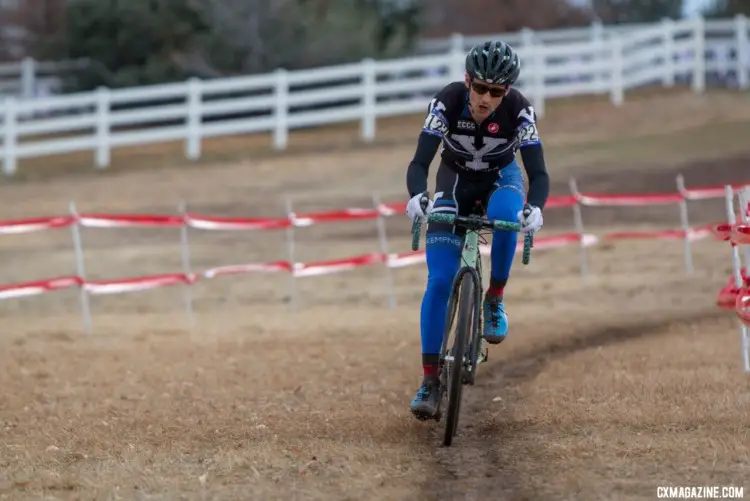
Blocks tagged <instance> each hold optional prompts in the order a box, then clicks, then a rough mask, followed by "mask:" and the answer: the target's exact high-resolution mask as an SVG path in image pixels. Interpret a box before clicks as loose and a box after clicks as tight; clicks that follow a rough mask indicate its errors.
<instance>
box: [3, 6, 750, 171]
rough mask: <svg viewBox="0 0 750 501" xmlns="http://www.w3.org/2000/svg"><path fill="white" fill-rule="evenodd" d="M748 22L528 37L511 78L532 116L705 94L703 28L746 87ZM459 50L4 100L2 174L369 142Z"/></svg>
mask: <svg viewBox="0 0 750 501" xmlns="http://www.w3.org/2000/svg"><path fill="white" fill-rule="evenodd" d="M748 25H749V23H748V21H747V19H746V18H745V17H738V18H736V19H734V20H719V21H710V22H706V21H705V20H704V19H703V18H700V17H698V18H695V19H689V20H681V21H665V22H663V23H656V24H654V25H650V26H645V27H641V28H637V29H636V28H632V29H631V30H630V31H628V32H627V33H624V34H616V33H609V35H608V36H607V37H606V39H604V40H602V41H586V42H573V43H556V44H554V45H547V44H539V43H533V41H532V42H531V43H530V44H528V45H522V46H520V47H519V52H520V55H521V57H522V58H523V62H524V70H523V72H522V75H521V80H520V81H519V83H518V87H519V88H520V89H521V90H522V91H523V92H524V93H525V94H527V95H528V96H529V98H530V99H531V100H532V101H533V103H534V105H535V107H536V108H537V110H538V112H539V114H540V115H543V114H544V105H545V101H546V100H548V99H553V98H558V97H566V96H576V95H589V94H605V95H607V94H608V95H609V96H610V99H611V101H612V103H613V104H614V105H620V104H622V102H623V100H624V94H625V91H626V90H628V89H633V88H637V87H641V86H644V85H649V84H662V85H664V86H672V85H674V84H675V81H676V80H677V79H680V78H685V79H686V80H687V81H690V82H691V85H692V88H693V90H694V91H695V92H703V91H704V89H705V86H706V73H707V71H711V70H712V69H715V68H714V64H713V63H712V62H711V61H707V60H706V57H705V55H706V49H707V40H708V39H707V33H709V32H710V33H712V34H713V35H716V34H720V35H722V37H721V40H723V42H722V43H731V44H733V46H734V47H735V50H736V52H737V58H736V61H737V63H736V67H735V74H736V79H737V85H738V87H739V88H741V89H747V88H748V83H749V81H750V74H749V73H750V57H749V54H748V53H749V52H750V44H749V42H748V39H749V38H750V37H749V36H748ZM712 40H713V41H712V42H711V43H715V40H716V38H715V37H713V38H712ZM464 57H465V52H464V50H463V49H462V48H461V47H459V46H454V47H453V48H451V49H450V50H449V51H448V52H445V53H442V54H436V55H425V56H419V57H414V58H405V59H393V60H384V61H374V60H372V59H366V60H364V61H362V62H360V63H354V64H346V65H339V66H332V67H325V68H315V69H311V70H300V71H286V70H283V69H279V70H277V71H276V72H273V73H269V74H263V75H253V76H242V77H232V78H225V79H216V80H199V79H191V80H189V81H187V82H180V83H171V84H162V85H152V86H144V87H133V88H125V89H116V90H110V89H106V88H102V89H99V90H98V91H96V92H87V93H78V94H68V95H63V96H56V97H50V98H42V99H20V100H19V99H15V98H8V99H6V101H5V103H4V106H3V107H2V118H3V126H2V129H0V137H2V140H3V144H2V149H0V155H1V156H2V159H3V171H4V173H5V174H6V175H12V174H14V173H15V171H16V167H17V160H18V159H23V158H32V157H42V156H46V155H54V154H60V153H71V152H76V151H92V152H94V160H95V165H96V166H97V167H99V168H105V167H107V166H108V165H109V164H110V154H111V151H112V149H113V148H118V147H123V146H135V145H142V144H148V143H160V142H166V141H184V144H185V156H186V157H187V158H188V159H191V160H195V159H198V158H199V157H200V156H201V145H202V140H203V139H204V138H210V137H216V136H226V135H236V134H248V133H258V132H270V133H271V134H272V144H273V147H274V148H275V149H278V150H283V149H285V148H286V147H287V142H288V134H289V131H290V130H292V129H298V128H303V127H314V126H322V125H328V124H333V123H340V122H350V121H359V122H360V123H361V138H362V139H363V140H364V141H366V142H370V141H372V140H374V139H375V137H376V123H377V119H378V118H381V117H388V116H398V115H407V114H413V113H421V112H424V111H425V109H426V103H427V101H428V99H429V96H431V95H432V94H433V93H434V92H436V91H437V90H439V89H440V88H441V87H442V86H444V85H445V84H446V83H448V82H450V81H454V80H462V79H463V75H464ZM40 114H44V115H45V116H42V117H40V116H39V115H40ZM50 115H53V116H50ZM45 136H46V137H45ZM50 136H52V137H50Z"/></svg>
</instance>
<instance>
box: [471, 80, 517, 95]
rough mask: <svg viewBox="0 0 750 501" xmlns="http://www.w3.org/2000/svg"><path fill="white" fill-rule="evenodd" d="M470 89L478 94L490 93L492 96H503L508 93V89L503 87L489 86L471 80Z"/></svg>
mask: <svg viewBox="0 0 750 501" xmlns="http://www.w3.org/2000/svg"><path fill="white" fill-rule="evenodd" d="M471 89H472V90H473V91H474V92H476V93H477V94H479V95H484V94H487V93H488V92H489V93H490V96H492V97H504V96H505V95H506V94H507V93H508V89H507V88H505V87H502V88H498V87H489V86H487V85H484V84H482V83H479V82H474V81H472V82H471Z"/></svg>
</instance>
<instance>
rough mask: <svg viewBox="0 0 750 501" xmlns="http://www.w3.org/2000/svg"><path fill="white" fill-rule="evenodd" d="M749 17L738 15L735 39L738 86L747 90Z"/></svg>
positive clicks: (749, 66) (749, 44) (748, 82)
mask: <svg viewBox="0 0 750 501" xmlns="http://www.w3.org/2000/svg"><path fill="white" fill-rule="evenodd" d="M747 29H748V22H747V16H745V15H744V14H737V15H736V16H735V17H734V37H735V43H736V47H735V49H736V50H737V60H736V64H737V86H738V87H739V88H740V89H741V90H746V89H747V88H748V87H749V86H750V81H749V80H750V75H748V73H750V54H748V52H750V39H749V38H748V35H747Z"/></svg>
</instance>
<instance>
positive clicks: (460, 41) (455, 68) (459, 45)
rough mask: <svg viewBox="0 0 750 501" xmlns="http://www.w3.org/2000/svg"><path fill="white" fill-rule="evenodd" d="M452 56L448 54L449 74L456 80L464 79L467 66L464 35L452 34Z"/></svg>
mask: <svg viewBox="0 0 750 501" xmlns="http://www.w3.org/2000/svg"><path fill="white" fill-rule="evenodd" d="M450 50H451V51H450V56H448V74H449V75H450V77H451V79H452V80H454V81H463V79H464V74H465V73H466V67H465V65H464V61H465V60H466V51H465V50H464V36H463V35H462V34H461V33H454V34H453V35H452V36H451V49H450Z"/></svg>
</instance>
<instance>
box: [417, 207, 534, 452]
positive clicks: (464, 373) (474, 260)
mask: <svg viewBox="0 0 750 501" xmlns="http://www.w3.org/2000/svg"><path fill="white" fill-rule="evenodd" d="M427 196H428V195H427V194H425V197H423V198H422V202H423V203H422V206H423V207H426V206H427V200H428V199H427ZM426 222H434V223H446V224H450V225H454V224H455V225H459V226H462V227H464V228H466V236H465V238H464V243H463V249H462V251H461V261H462V262H463V265H462V266H461V267H460V268H459V270H458V272H457V273H456V275H455V277H454V279H453V286H452V290H451V295H450V298H449V300H448V313H447V318H446V327H445V333H444V334H443V343H442V346H441V348H440V359H439V363H438V378H439V379H440V398H439V399H438V412H437V415H436V416H435V417H434V419H435V420H436V421H438V422H439V421H440V419H441V418H442V406H443V400H444V399H445V398H446V397H447V400H448V402H447V407H448V408H447V412H446V419H445V432H444V434H443V445H445V446H450V445H451V443H452V442H453V437H455V436H456V432H457V430H458V417H459V413H460V410H461V390H462V388H463V386H464V385H471V386H473V385H474V381H475V379H476V372H477V367H478V366H479V365H480V364H482V363H484V362H486V361H487V360H488V354H489V350H488V347H487V346H486V342H485V341H484V338H483V337H482V325H483V324H482V321H481V320H482V318H481V317H482V301H483V300H484V289H483V287H482V260H481V256H480V253H479V244H480V236H481V235H480V231H481V230H496V229H499V230H506V231H516V232H519V231H520V230H521V225H520V224H519V223H515V222H509V221H501V220H492V219H489V218H487V217H486V216H485V215H484V211H483V209H482V208H481V205H480V204H479V202H477V204H476V205H475V206H474V208H473V210H472V212H471V213H470V214H469V215H468V216H459V215H454V214H445V213H442V214H441V213H435V214H430V215H429V216H428V217H427V221H426ZM421 227H422V221H421V220H417V221H414V223H413V224H412V250H414V251H416V250H419V240H420V233H421ZM482 243H486V242H482ZM533 246H534V238H533V235H532V234H531V233H529V234H527V235H525V236H524V245H523V257H522V260H523V264H524V265H528V264H529V262H530V260H531V249H532V248H533ZM456 313H458V315H456ZM455 317H458V322H457V325H456V332H455V337H454V341H453V345H452V346H451V348H450V350H448V338H449V334H450V331H451V328H452V327H453V321H454V318H455ZM459 353H462V355H461V356H460V357H459V356H457V354H459ZM457 359H460V360H461V363H460V364H457V363H455V361H456V360H457Z"/></svg>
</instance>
